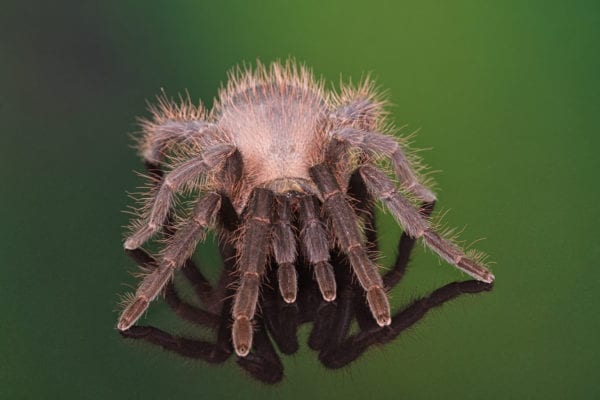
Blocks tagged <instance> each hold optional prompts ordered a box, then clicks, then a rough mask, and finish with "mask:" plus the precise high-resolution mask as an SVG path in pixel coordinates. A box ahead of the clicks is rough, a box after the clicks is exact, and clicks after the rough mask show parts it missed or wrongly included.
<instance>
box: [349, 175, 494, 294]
mask: <svg viewBox="0 0 600 400" xmlns="http://www.w3.org/2000/svg"><path fill="white" fill-rule="evenodd" d="M360 173H361V175H362V177H363V179H364V181H365V183H366V185H367V187H368V188H369V190H370V191H371V192H372V193H373V195H374V196H375V197H376V198H378V199H380V200H381V201H383V202H384V203H385V204H386V205H387V207H388V209H389V210H390V212H391V213H392V215H393V216H394V218H396V220H397V221H398V223H399V224H400V225H401V226H402V228H403V229H404V231H406V233H407V234H408V235H409V236H410V237H413V238H420V237H423V240H424V241H425V244H427V246H429V247H430V248H431V249H432V250H433V251H435V252H436V253H437V254H438V255H439V256H440V257H442V258H443V259H444V260H445V261H446V262H448V263H449V264H452V265H454V266H456V267H457V268H458V269H460V270H461V271H463V272H466V273H467V274H469V275H470V276H472V277H473V278H475V279H477V280H479V281H482V282H487V283H490V282H493V281H494V275H493V274H492V273H491V272H490V271H489V270H487V269H486V268H485V267H484V266H482V265H480V264H478V263H477V262H476V261H474V260H471V259H469V258H468V257H467V256H466V255H465V253H464V252H463V251H462V250H461V249H460V248H459V247H458V246H456V245H455V244H453V243H452V242H450V241H449V240H447V239H444V238H442V237H441V236H440V235H439V234H437V233H436V232H434V231H433V230H432V229H431V227H430V226H429V222H428V221H427V219H426V218H424V217H423V216H422V215H421V214H420V213H419V211H418V210H417V209H416V208H415V207H414V206H413V205H412V204H411V203H410V202H409V201H408V200H407V199H405V198H404V197H403V196H402V195H401V194H400V193H399V192H398V190H397V189H396V186H395V185H394V183H393V182H392V181H391V180H390V179H389V178H388V177H387V176H386V175H385V173H383V172H381V171H379V170H378V169H377V168H374V167H371V166H363V167H361V168H360Z"/></svg>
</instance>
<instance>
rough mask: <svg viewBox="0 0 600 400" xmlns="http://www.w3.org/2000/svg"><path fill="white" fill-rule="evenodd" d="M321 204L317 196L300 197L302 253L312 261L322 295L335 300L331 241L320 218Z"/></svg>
mask: <svg viewBox="0 0 600 400" xmlns="http://www.w3.org/2000/svg"><path fill="white" fill-rule="evenodd" d="M319 208H320V207H319V204H318V200H317V198H316V197H315V196H302V197H301V198H300V209H299V214H300V226H301V228H300V238H301V241H302V253H303V254H304V257H306V259H307V261H308V262H309V263H310V265H311V267H312V269H313V271H314V274H315V279H316V281H317V284H318V285H319V289H320V291H321V295H322V296H323V299H324V300H325V301H333V300H335V296H336V283H335V275H334V273H333V267H332V266H331V264H330V263H329V251H330V250H329V241H328V240H327V235H326V233H325V227H324V226H323V223H322V222H321V220H320V219H319Z"/></svg>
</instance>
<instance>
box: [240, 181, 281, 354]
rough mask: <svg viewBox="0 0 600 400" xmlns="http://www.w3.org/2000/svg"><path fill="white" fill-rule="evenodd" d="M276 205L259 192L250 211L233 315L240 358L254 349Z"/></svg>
mask: <svg viewBox="0 0 600 400" xmlns="http://www.w3.org/2000/svg"><path fill="white" fill-rule="evenodd" d="M273 203H274V195H273V193H272V192H271V191H270V190H267V189H255V190H254V193H253V196H252V199H251V202H250V205H249V207H248V209H249V212H248V216H247V222H246V224H245V232H244V233H243V238H242V244H241V247H240V249H239V259H238V263H237V272H238V274H239V287H238V289H237V291H236V294H235V299H234V304H233V311H232V317H233V330H232V339H233V347H234V349H235V352H236V353H237V355H238V356H240V357H244V356H246V355H248V353H249V351H250V348H251V347H252V337H253V332H252V319H253V318H254V314H255V312H256V306H257V303H258V295H259V290H260V284H261V277H262V275H263V274H264V271H265V266H266V262H267V255H268V243H269V235H270V231H271V214H272V207H273Z"/></svg>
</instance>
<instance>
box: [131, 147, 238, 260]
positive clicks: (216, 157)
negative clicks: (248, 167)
mask: <svg viewBox="0 0 600 400" xmlns="http://www.w3.org/2000/svg"><path fill="white" fill-rule="evenodd" d="M234 150H235V148H234V147H233V146H231V145H227V144H219V145H215V146H213V147H210V148H208V149H206V150H205V151H203V152H202V153H201V155H200V156H198V157H195V158H193V159H191V160H189V161H186V162H184V163H182V164H180V165H179V166H177V167H176V168H175V169H173V170H172V171H170V172H169V173H168V174H167V175H166V176H165V178H164V180H163V181H162V182H161V184H160V187H159V188H158V190H157V191H156V194H155V196H154V198H153V200H152V204H151V206H150V212H149V214H148V218H147V220H146V221H145V222H144V223H142V224H141V225H140V226H139V228H138V229H137V230H136V231H135V232H133V233H132V234H131V235H130V236H129V237H128V238H127V240H126V241H125V244H124V247H125V249H128V250H132V249H135V248H138V247H139V246H141V245H142V244H143V243H144V242H145V241H146V240H148V239H149V238H150V237H151V236H152V235H154V234H155V233H156V232H158V230H160V229H161V227H162V226H163V222H164V221H165V219H166V218H167V215H168V213H169V209H170V207H171V201H172V197H173V194H174V193H176V192H177V191H178V190H180V189H181V188H182V187H183V186H184V185H185V184H187V183H189V182H190V181H193V180H194V179H196V178H197V177H199V176H200V175H203V174H205V173H207V172H209V171H210V170H211V169H213V168H215V167H216V166H218V165H219V164H221V163H222V162H223V161H224V160H225V159H226V158H228V157H229V156H230V155H231V154H232V153H233V151H234Z"/></svg>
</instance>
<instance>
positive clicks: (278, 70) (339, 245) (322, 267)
mask: <svg viewBox="0 0 600 400" xmlns="http://www.w3.org/2000/svg"><path fill="white" fill-rule="evenodd" d="M151 110H152V112H153V119H152V120H144V121H142V128H143V136H142V138H141V141H140V149H141V153H142V155H143V157H144V158H145V161H146V162H147V163H148V164H150V165H159V166H161V167H166V169H167V170H169V172H168V173H167V174H166V175H165V177H164V179H162V180H161V181H159V182H157V185H156V187H155V188H153V189H151V190H150V193H149V195H148V196H147V197H146V198H145V199H143V201H142V207H141V208H140V209H139V210H138V213H139V218H138V219H137V220H136V221H134V223H133V224H132V229H131V233H130V235H129V236H128V238H127V239H126V241H125V248H126V249H129V250H132V249H135V248H138V247H139V246H141V245H142V244H143V243H144V242H146V241H147V240H149V239H150V238H151V237H152V236H154V235H155V234H156V233H158V232H159V231H160V230H161V229H162V227H163V225H164V224H165V222H166V221H168V219H169V214H170V213H171V212H173V211H174V210H175V207H174V206H173V204H174V201H175V200H176V199H177V196H178V195H179V193H181V192H182V191H185V190H187V191H188V192H191V193H192V194H193V197H194V198H195V199H196V200H195V204H194V205H193V206H192V207H188V208H187V209H185V210H183V211H181V210H178V212H179V221H178V222H177V223H176V225H177V226H176V229H175V231H176V233H175V234H174V235H172V236H169V237H167V238H166V240H165V245H164V247H163V249H162V251H161V253H160V255H159V263H158V266H157V268H155V269H153V270H151V271H149V272H147V273H146V275H145V276H144V277H143V279H142V281H141V283H140V285H139V288H138V290H137V291H136V293H135V295H134V296H132V298H131V300H130V302H129V303H128V304H127V305H126V308H125V310H124V311H123V313H122V315H121V317H120V319H119V323H118V325H117V327H118V328H119V329H120V330H127V329H128V328H129V327H131V326H132V325H133V324H134V323H135V321H136V320H137V319H138V318H139V317H140V316H141V314H142V313H143V312H144V311H145V310H146V308H147V307H148V305H149V303H150V302H151V301H152V300H153V299H154V298H156V296H157V295H158V294H159V293H160V292H161V291H162V290H163V288H164V287H165V285H166V284H167V283H168V282H169V280H170V279H171V277H172V275H173V273H174V271H175V270H176V269H178V268H180V267H181V266H182V265H183V264H184V262H185V261H186V259H188V258H189V257H190V256H191V254H192V253H193V252H194V249H195V248H196V245H197V243H198V241H199V240H201V239H202V238H203V234H204V232H205V230H206V229H210V228H212V229H215V230H217V231H218V232H219V234H220V238H221V240H223V241H225V242H227V243H229V244H231V245H232V246H233V247H234V248H235V249H236V251H235V254H236V258H237V259H236V268H235V270H236V283H237V289H236V291H235V296H234V300H233V305H232V311H231V317H232V320H233V326H232V341H233V346H234V349H235V351H236V353H237V354H238V355H239V356H242V357H244V356H246V355H247V354H248V353H249V351H250V349H251V346H252V339H253V320H254V316H255V314H256V308H257V304H258V303H259V295H260V288H261V285H262V280H263V277H264V276H265V272H266V268H267V266H268V265H270V262H271V261H274V265H276V268H277V280H278V287H279V292H280V295H281V296H282V298H283V300H284V301H285V302H287V303H293V302H294V301H295V300H296V297H297V286H298V285H297V272H296V269H295V266H296V264H297V262H298V261H297V260H298V258H299V255H301V256H302V258H303V259H304V260H306V261H307V263H308V264H309V265H310V267H311V268H312V270H313V273H314V278H315V280H316V282H317V284H318V287H319V290H320V292H321V295H322V297H323V299H324V300H326V301H332V300H334V299H335V298H336V290H337V289H336V277H335V274H334V268H333V266H332V265H331V263H330V256H331V252H332V251H333V250H334V249H337V250H339V251H340V252H341V253H343V254H344V256H345V257H346V259H347V260H348V262H349V264H350V266H351V269H352V271H353V274H354V276H355V277H356V279H357V281H358V282H359V284H360V286H361V287H362V288H363V290H364V293H365V297H366V300H367V304H368V306H369V309H370V312H371V314H372V316H373V318H374V319H375V321H376V322H377V324H378V325H379V326H387V325H389V324H390V322H391V313H390V306H389V302H388V299H387V296H386V293H385V289H386V288H385V286H384V282H383V280H382V277H381V275H380V273H379V270H378V267H377V265H376V263H375V262H374V261H373V260H372V257H371V256H370V254H369V251H368V250H369V249H368V246H367V245H366V240H365V238H364V236H363V233H362V230H361V225H362V221H361V220H360V218H359V217H358V216H357V213H356V210H355V209H354V207H353V205H352V203H351V202H350V201H349V200H348V194H347V190H348V185H349V180H350V178H351V176H352V174H356V173H358V174H360V177H361V179H362V180H363V181H364V184H365V186H366V188H367V189H368V191H369V192H370V193H371V195H372V196H373V197H374V198H375V199H377V200H380V201H381V202H383V203H384V204H385V205H386V206H387V208H388V209H389V211H390V212H391V213H392V215H393V216H394V217H395V218H396V220H397V221H398V222H399V223H400V224H401V225H402V227H403V229H404V231H405V233H406V234H408V235H409V236H410V237H411V238H422V240H423V241H424V243H425V244H426V245H427V246H429V247H430V248H431V249H433V250H434V251H435V252H437V253H438V254H439V255H440V256H441V257H442V258H443V259H444V260H446V261H448V262H449V263H451V264H453V265H455V266H456V267H458V268H459V269H461V270H463V271H464V272H466V273H468V274H469V275H471V276H473V277H475V278H476V279H478V280H481V281H484V282H491V281H493V279H494V277H493V275H492V274H491V273H490V272H489V271H488V270H487V269H486V268H485V267H484V266H483V265H482V264H481V262H479V261H478V260H477V259H474V258H472V257H469V256H467V255H466V254H465V253H464V252H463V251H462V250H461V249H460V248H459V247H458V246H457V245H455V244H453V243H452V242H450V241H449V240H447V239H444V238H443V237H442V236H440V235H439V234H438V233H436V232H435V231H434V230H433V228H432V227H431V225H430V223H429V221H428V218H427V216H425V215H423V214H422V213H420V212H419V207H418V206H416V205H415V204H414V203H416V202H418V201H420V202H425V203H431V202H433V201H434V200H435V195H434V194H433V192H431V191H430V190H429V189H428V188H427V187H426V186H425V185H424V184H422V182H421V180H420V178H419V174H418V172H417V171H416V169H415V168H414V166H413V165H411V163H410V162H409V158H408V157H407V156H406V154H405V152H404V149H403V146H402V145H400V144H399V142H398V141H397V140H396V139H395V138H394V137H393V136H391V135H388V134H386V133H383V132H379V131H378V129H383V127H384V126H385V113H384V111H383V102H381V101H379V100H378V99H377V95H376V93H375V90H374V88H373V85H372V84H371V83H370V82H369V81H366V82H365V83H364V84H362V85H361V86H359V87H357V88H352V87H344V88H342V91H341V94H335V93H333V92H331V91H326V90H325V89H324V88H323V84H322V83H321V82H318V81H316V80H315V79H314V78H313V76H312V75H311V73H310V72H309V71H308V70H307V69H305V68H304V67H298V66H296V65H295V64H294V63H292V62H288V63H287V64H285V65H281V64H278V63H274V64H272V65H271V66H270V68H266V67H264V66H261V65H259V66H258V67H257V68H256V69H255V70H254V71H252V70H245V71H240V70H238V71H237V72H234V73H232V74H231V75H230V77H229V81H228V83H227V86H226V87H225V88H224V89H223V90H222V91H221V93H220V96H219V99H218V100H217V101H216V103H215V105H214V107H213V110H212V111H211V112H210V113H207V112H206V111H205V110H204V108H203V107H202V106H199V107H196V106H194V105H192V104H191V102H190V101H189V100H188V101H185V100H184V101H182V102H181V103H175V102H173V101H170V100H168V99H166V98H164V97H162V98H159V104H158V106H157V107H153V108H152V109H151ZM379 158H387V159H388V160H389V161H391V164H392V166H393V169H394V173H395V176H396V179H397V181H398V183H399V185H400V186H401V187H402V189H400V188H398V183H397V182H395V181H394V180H391V179H390V178H389V177H388V176H387V174H385V173H384V172H382V171H381V170H379V168H378V167H377V165H376V164H375V161H377V160H378V159H379ZM403 193H407V194H408V197H410V198H411V199H409V198H408V197H407V195H405V194H403ZM227 204H231V206H232V208H233V209H234V211H235V213H236V215H237V218H239V224H237V225H236V226H238V228H237V229H235V230H232V229H230V228H228V226H227V224H223V223H217V220H218V218H217V215H219V213H220V212H221V211H222V208H223V207H226V206H227ZM298 245H299V246H298Z"/></svg>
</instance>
